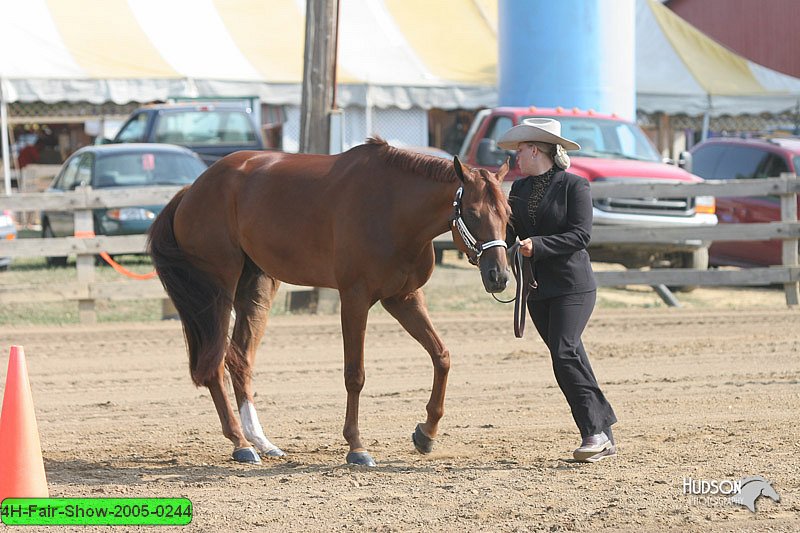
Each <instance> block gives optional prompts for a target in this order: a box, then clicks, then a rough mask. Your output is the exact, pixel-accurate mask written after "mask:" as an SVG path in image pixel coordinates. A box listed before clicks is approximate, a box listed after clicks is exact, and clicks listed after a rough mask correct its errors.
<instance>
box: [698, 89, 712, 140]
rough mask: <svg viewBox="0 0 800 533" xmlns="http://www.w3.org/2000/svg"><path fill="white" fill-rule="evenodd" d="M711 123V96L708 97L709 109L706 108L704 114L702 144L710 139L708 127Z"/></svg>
mask: <svg viewBox="0 0 800 533" xmlns="http://www.w3.org/2000/svg"><path fill="white" fill-rule="evenodd" d="M710 122H711V95H709V96H708V107H706V112H705V113H704V114H703V132H702V134H701V135H700V142H703V141H705V140H706V139H708V126H709V123H710Z"/></svg>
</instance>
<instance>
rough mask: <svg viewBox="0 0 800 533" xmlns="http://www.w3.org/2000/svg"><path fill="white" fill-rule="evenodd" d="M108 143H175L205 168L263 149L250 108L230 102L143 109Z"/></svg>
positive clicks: (154, 106)
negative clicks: (198, 157)
mask: <svg viewBox="0 0 800 533" xmlns="http://www.w3.org/2000/svg"><path fill="white" fill-rule="evenodd" d="M111 142H113V143H131V142H136V143H140V142H150V143H169V144H177V145H179V146H185V147H186V148H189V149H190V150H192V151H193V152H196V153H197V154H198V155H199V156H200V158H201V159H202V160H203V162H204V163H206V165H211V164H212V163H214V162H215V161H217V160H218V159H221V158H223V157H225V156H226V155H228V154H232V153H233V152H238V151H239V150H263V149H264V141H263V140H262V138H261V134H260V132H259V130H258V125H257V124H256V119H255V114H254V112H253V109H252V108H251V107H250V106H249V105H246V104H242V103H233V102H223V103H197V102H191V103H172V104H157V105H148V106H144V107H141V108H139V109H137V110H136V111H134V112H133V113H132V114H131V116H130V118H128V120H127V121H126V122H125V124H123V125H122V128H120V130H119V133H117V135H116V136H115V137H114V139H113V141H111Z"/></svg>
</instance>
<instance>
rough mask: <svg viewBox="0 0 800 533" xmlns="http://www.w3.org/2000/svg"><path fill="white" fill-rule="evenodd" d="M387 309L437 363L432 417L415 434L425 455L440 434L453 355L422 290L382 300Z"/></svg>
mask: <svg viewBox="0 0 800 533" xmlns="http://www.w3.org/2000/svg"><path fill="white" fill-rule="evenodd" d="M381 303H382V304H383V307H384V308H385V309H386V310H387V311H389V313H391V315H392V316H393V317H395V318H396V319H397V321H398V322H400V325H402V326H403V328H405V330H406V331H407V332H408V333H409V334H410V335H411V336H412V337H414V338H415V339H416V340H417V342H419V343H420V344H421V345H422V347H423V348H425V350H426V351H427V352H428V354H430V356H431V361H433V387H432V389H431V398H430V400H429V401H428V405H427V411H428V418H427V420H426V421H425V423H424V424H419V425H417V429H416V430H415V431H414V434H413V435H412V439H413V441H414V446H415V447H416V448H417V450H418V451H419V452H421V453H430V451H431V450H432V449H433V439H434V437H436V434H437V433H438V431H439V421H440V420H441V418H442V416H444V396H445V390H446V388H447V374H448V373H449V371H450V352H448V351H447V348H445V346H444V343H443V342H442V339H441V338H440V337H439V335H438V334H437V333H436V330H434V328H433V324H431V320H430V318H429V317H428V310H427V308H426V307H425V297H424V295H423V294H422V289H417V290H415V291H414V292H411V293H409V294H404V295H398V296H392V297H390V298H385V299H383V300H381Z"/></svg>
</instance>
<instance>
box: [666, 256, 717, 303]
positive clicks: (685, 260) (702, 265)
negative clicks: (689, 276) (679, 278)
mask: <svg viewBox="0 0 800 533" xmlns="http://www.w3.org/2000/svg"><path fill="white" fill-rule="evenodd" d="M675 266H676V267H677V268H692V269H695V270H708V247H707V246H704V247H702V248H698V249H697V250H694V251H693V252H684V253H682V254H680V264H678V265H675ZM696 288H697V286H696V285H682V286H678V287H670V288H669V290H671V291H672V292H692V291H693V290H695V289H696Z"/></svg>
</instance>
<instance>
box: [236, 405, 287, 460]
mask: <svg viewBox="0 0 800 533" xmlns="http://www.w3.org/2000/svg"><path fill="white" fill-rule="evenodd" d="M239 418H240V419H241V421H242V429H243V430H244V436H245V437H247V440H249V441H250V442H251V443H253V445H254V446H255V447H256V449H257V450H258V451H259V452H261V453H263V454H266V455H269V456H271V457H280V456H282V455H284V453H283V451H281V449H280V448H278V447H277V446H275V445H274V444H272V443H271V442H270V441H269V439H268V438H267V436H266V435H264V429H263V428H262V427H261V422H259V421H258V415H257V414H256V407H255V405H253V404H252V403H250V401H249V400H245V401H244V402H243V403H242V405H241V407H239Z"/></svg>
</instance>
